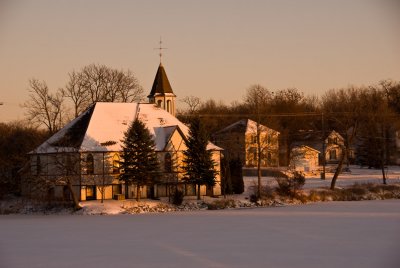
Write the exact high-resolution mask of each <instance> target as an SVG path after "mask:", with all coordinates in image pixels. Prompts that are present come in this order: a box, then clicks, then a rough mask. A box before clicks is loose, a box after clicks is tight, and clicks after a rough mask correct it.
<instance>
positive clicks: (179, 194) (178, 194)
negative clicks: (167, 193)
mask: <svg viewBox="0 0 400 268" xmlns="http://www.w3.org/2000/svg"><path fill="white" fill-rule="evenodd" d="M183 197H184V194H183V191H181V190H176V191H175V192H174V193H173V194H172V204H174V205H176V206H180V205H182V202H183Z"/></svg>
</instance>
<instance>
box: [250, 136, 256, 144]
mask: <svg viewBox="0 0 400 268" xmlns="http://www.w3.org/2000/svg"><path fill="white" fill-rule="evenodd" d="M251 143H257V135H254V136H251Z"/></svg>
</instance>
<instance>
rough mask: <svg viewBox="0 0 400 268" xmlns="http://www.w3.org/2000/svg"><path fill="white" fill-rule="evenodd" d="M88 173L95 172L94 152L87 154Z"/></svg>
mask: <svg viewBox="0 0 400 268" xmlns="http://www.w3.org/2000/svg"><path fill="white" fill-rule="evenodd" d="M86 174H94V160H93V155H92V154H88V155H87V156H86Z"/></svg>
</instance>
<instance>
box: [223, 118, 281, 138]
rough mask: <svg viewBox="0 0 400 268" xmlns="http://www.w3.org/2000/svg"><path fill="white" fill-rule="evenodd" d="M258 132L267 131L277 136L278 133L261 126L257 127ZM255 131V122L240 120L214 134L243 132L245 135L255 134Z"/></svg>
mask: <svg viewBox="0 0 400 268" xmlns="http://www.w3.org/2000/svg"><path fill="white" fill-rule="evenodd" d="M259 127H260V130H261V131H267V130H268V129H269V130H272V131H275V132H277V134H279V132H278V131H276V130H273V129H271V128H268V127H266V126H264V125H262V124H260V125H259ZM256 130H257V122H255V121H253V120H251V119H241V120H239V121H237V122H235V123H233V124H231V125H229V126H227V127H225V128H224V129H222V130H220V131H218V132H217V133H216V134H217V135H218V134H220V133H224V132H245V133H255V132H256Z"/></svg>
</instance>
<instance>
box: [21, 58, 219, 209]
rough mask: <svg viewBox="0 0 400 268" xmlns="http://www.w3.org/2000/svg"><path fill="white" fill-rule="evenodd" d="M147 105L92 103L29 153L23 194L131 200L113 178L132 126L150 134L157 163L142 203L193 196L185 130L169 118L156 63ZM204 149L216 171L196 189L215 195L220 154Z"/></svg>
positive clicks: (170, 105) (167, 90)
mask: <svg viewBox="0 0 400 268" xmlns="http://www.w3.org/2000/svg"><path fill="white" fill-rule="evenodd" d="M148 99H149V103H115V102H97V103H94V104H93V105H92V106H91V107H89V108H88V109H87V110H86V111H85V112H83V113H82V114H80V115H79V116H78V117H77V118H75V119H74V120H72V121H71V122H69V123H68V124H67V125H66V126H65V127H64V128H62V129H61V130H60V131H58V132H57V133H55V134H54V135H53V136H52V137H50V138H49V139H48V140H46V141H45V142H44V143H43V144H41V145H40V146H39V147H37V148H36V149H35V150H33V151H32V152H30V154H29V155H30V175H29V176H28V177H30V178H31V180H29V179H28V180H27V181H26V183H24V187H23V188H24V189H23V191H24V192H25V193H26V194H34V195H37V194H38V191H37V190H39V192H40V195H42V196H43V197H47V198H55V199H68V198H70V197H71V192H70V191H71V190H72V192H73V195H74V196H75V197H76V198H77V199H78V200H79V201H84V200H93V199H112V198H114V199H123V198H135V197H136V196H135V195H136V191H135V185H124V184H123V182H122V181H119V179H118V177H119V175H120V174H121V172H123V170H121V169H120V167H119V163H120V159H121V153H122V147H121V145H122V140H123V139H124V133H125V132H126V131H127V129H128V127H129V126H130V124H131V123H132V122H133V121H134V120H135V119H139V120H141V121H142V122H143V123H144V124H145V125H146V127H147V128H148V130H149V131H150V133H151V135H152V137H153V139H154V141H155V144H156V153H157V156H158V159H159V162H160V169H161V178H159V179H158V180H157V183H155V184H154V185H151V186H143V189H142V191H141V197H142V198H150V197H154V198H158V197H167V196H170V195H171V193H172V192H173V191H175V190H176V189H180V190H181V191H183V192H184V194H185V195H186V196H196V194H197V193H196V190H197V189H196V187H195V185H193V184H190V183H186V182H185V181H184V180H183V175H184V173H183V169H182V165H183V162H182V160H183V157H184V156H183V152H184V151H185V150H186V149H187V148H186V145H185V140H186V139H187V137H188V133H189V130H188V127H187V126H186V125H184V124H183V123H182V122H180V121H179V120H178V119H177V118H176V117H175V110H176V106H175V99H176V95H175V94H174V92H173V90H172V87H171V84H170V82H169V80H168V77H167V74H166V72H165V69H164V67H163V65H162V64H161V63H160V65H159V67H158V70H157V74H156V76H155V79H154V83H153V86H152V88H151V92H150V94H149V95H148ZM207 149H208V150H210V151H212V157H213V160H214V162H215V163H216V165H215V170H216V171H217V177H216V184H215V186H214V187H206V186H202V187H201V189H200V194H201V195H220V194H221V183H220V182H221V179H220V162H221V151H222V149H221V148H219V147H218V146H216V145H214V144H213V143H211V142H210V143H209V144H208V146H207Z"/></svg>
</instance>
